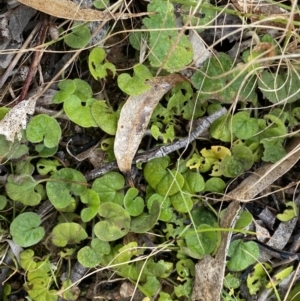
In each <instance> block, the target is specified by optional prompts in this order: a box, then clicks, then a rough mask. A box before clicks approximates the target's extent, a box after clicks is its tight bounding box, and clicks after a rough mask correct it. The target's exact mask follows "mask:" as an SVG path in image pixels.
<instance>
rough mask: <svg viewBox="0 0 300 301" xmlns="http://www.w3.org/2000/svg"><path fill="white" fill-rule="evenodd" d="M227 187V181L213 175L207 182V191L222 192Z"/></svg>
mask: <svg viewBox="0 0 300 301" xmlns="http://www.w3.org/2000/svg"><path fill="white" fill-rule="evenodd" d="M225 187H226V183H225V182H224V181H223V180H222V179H221V178H218V177H211V178H209V179H208V180H207V181H206V182H205V191H207V192H217V193H218V192H219V193H222V192H223V191H224V189H225Z"/></svg>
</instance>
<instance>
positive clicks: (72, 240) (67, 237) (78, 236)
mask: <svg viewBox="0 0 300 301" xmlns="http://www.w3.org/2000/svg"><path fill="white" fill-rule="evenodd" d="M87 237H88V235H87V233H86V232H85V230H84V229H83V228H82V226H81V225H80V224H77V223H61V224H59V225H57V226H55V227H54V228H53V230H52V242H53V244H54V245H56V246H58V247H65V246H66V245H67V244H77V243H80V242H81V241H82V240H84V239H86V238H87Z"/></svg>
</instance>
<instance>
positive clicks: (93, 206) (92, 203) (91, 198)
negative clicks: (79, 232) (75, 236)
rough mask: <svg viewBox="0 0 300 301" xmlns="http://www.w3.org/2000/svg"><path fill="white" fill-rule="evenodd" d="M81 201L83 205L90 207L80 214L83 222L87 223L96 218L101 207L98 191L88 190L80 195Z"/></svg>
mask: <svg viewBox="0 0 300 301" xmlns="http://www.w3.org/2000/svg"><path fill="white" fill-rule="evenodd" d="M80 200H81V202H82V203H84V204H87V205H88V207H87V208H84V209H82V210H81V213H80V217H81V219H82V221H83V222H85V223H86V222H89V221H90V220H91V219H93V218H94V217H95V216H96V214H97V212H98V209H99V206H100V198H99V195H98V193H97V192H96V191H94V190H92V189H87V190H86V191H85V192H84V193H82V194H81V195H80Z"/></svg>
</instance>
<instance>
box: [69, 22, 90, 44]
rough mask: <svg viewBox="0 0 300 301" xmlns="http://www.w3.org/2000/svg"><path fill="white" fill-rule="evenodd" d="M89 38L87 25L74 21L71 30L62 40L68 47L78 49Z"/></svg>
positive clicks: (86, 42)
mask: <svg viewBox="0 0 300 301" xmlns="http://www.w3.org/2000/svg"><path fill="white" fill-rule="evenodd" d="M90 39H91V33H90V30H89V29H88V27H87V26H86V25H79V23H77V22H75V23H74V26H73V28H72V32H71V33H70V34H68V35H66V36H65V38H64V41H65V43H66V44H67V45H68V46H69V47H72V48H75V49H79V48H83V47H85V46H86V45H87V44H88V42H89V41H90Z"/></svg>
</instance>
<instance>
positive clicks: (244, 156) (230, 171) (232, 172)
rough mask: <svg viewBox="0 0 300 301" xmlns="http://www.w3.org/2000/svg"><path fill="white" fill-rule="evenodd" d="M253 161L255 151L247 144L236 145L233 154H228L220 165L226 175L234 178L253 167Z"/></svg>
mask: <svg viewBox="0 0 300 301" xmlns="http://www.w3.org/2000/svg"><path fill="white" fill-rule="evenodd" d="M253 163H254V157H253V153H252V152H251V150H250V149H249V148H248V147H247V146H244V145H234V146H233V148H232V155H228V156H226V157H225V158H224V159H223V160H222V162H221V165H220V166H221V170H222V172H223V175H224V176H225V177H232V178H234V177H237V176H239V175H241V174H242V173H243V172H244V171H246V170H248V169H249V168H251V166H252V165H253Z"/></svg>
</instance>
